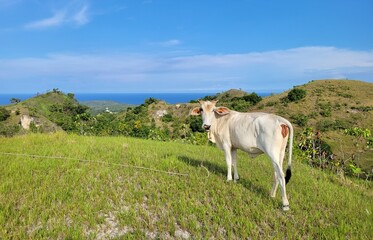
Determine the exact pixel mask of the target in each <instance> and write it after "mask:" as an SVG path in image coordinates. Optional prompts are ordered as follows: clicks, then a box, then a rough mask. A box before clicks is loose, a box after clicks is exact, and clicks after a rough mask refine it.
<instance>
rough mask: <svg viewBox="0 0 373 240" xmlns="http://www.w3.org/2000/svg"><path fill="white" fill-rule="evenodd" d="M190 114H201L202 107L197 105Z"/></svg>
mask: <svg viewBox="0 0 373 240" xmlns="http://www.w3.org/2000/svg"><path fill="white" fill-rule="evenodd" d="M190 115H192V116H196V115H201V108H200V107H195V108H193V109H192V111H191V112H190Z"/></svg>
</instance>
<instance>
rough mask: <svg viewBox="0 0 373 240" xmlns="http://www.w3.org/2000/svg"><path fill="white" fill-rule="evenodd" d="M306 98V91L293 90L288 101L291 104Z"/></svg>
mask: <svg viewBox="0 0 373 240" xmlns="http://www.w3.org/2000/svg"><path fill="white" fill-rule="evenodd" d="M305 96H306V90H303V89H300V88H293V89H292V90H291V91H290V92H289V93H288V97H287V98H288V100H289V101H290V102H295V101H299V100H301V99H303V98H304V97H305Z"/></svg>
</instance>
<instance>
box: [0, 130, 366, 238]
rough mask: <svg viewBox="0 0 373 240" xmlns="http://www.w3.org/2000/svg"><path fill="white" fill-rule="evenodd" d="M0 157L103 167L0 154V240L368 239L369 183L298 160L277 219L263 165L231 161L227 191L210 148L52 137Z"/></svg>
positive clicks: (17, 140) (217, 155) (26, 141)
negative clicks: (233, 171) (235, 171)
mask: <svg viewBox="0 0 373 240" xmlns="http://www.w3.org/2000/svg"><path fill="white" fill-rule="evenodd" d="M0 152H1V153H4V152H10V153H23V154H31V155H42V156H63V157H70V158H75V159H85V160H90V161H100V162H106V163H107V164H106V163H98V162H86V161H79V160H74V159H50V158H36V157H27V156H10V155H3V154H0V239H27V238H31V239H50V238H52V239H56V238H62V239H110V238H125V239H127V238H129V239H139V238H148V239H155V238H161V239H174V238H179V239H183V238H191V239H210V238H211V239H247V238H253V239H258V238H264V239H269V238H271V239H272V238H277V239H284V238H288V239H340V238H343V239H345V238H347V239H372V237H373V230H372V228H371V225H372V212H373V203H372V197H373V191H372V189H373V188H372V187H373V184H372V182H365V181H359V180H350V179H341V178H339V177H338V176H334V175H332V174H328V173H326V172H321V171H319V170H317V169H311V168H310V167H308V166H306V165H304V164H302V163H301V162H299V161H298V160H297V159H295V160H294V162H293V170H294V173H293V177H292V179H291V181H290V183H289V184H288V185H287V191H288V195H289V201H290V208H291V209H290V211H289V212H283V211H282V210H281V198H280V195H281V194H280V192H278V193H277V197H276V198H275V199H272V198H270V197H269V190H270V188H271V185H272V178H273V176H272V174H273V170H272V166H271V163H270V162H269V160H268V159H267V157H265V156H262V157H258V158H256V159H249V158H248V157H247V156H246V155H245V154H244V153H242V152H239V155H238V158H239V173H240V177H241V179H240V180H239V181H238V182H237V183H232V182H226V180H225V179H226V167H225V161H224V157H223V152H221V151H220V150H218V149H216V148H214V147H206V146H193V145H187V144H181V143H175V142H156V141H150V140H141V139H134V138H124V137H83V136H76V135H68V134H64V133H56V134H33V135H25V136H18V137H14V138H0ZM115 164H128V165H132V166H134V165H136V166H142V167H148V168H154V169H158V170H163V171H173V172H178V173H188V174H189V175H188V176H175V175H169V174H165V173H160V172H153V171H149V170H144V169H136V168H133V167H123V166H119V165H115ZM201 164H203V165H204V166H205V168H203V167H201ZM206 169H207V170H208V171H207V170H206Z"/></svg>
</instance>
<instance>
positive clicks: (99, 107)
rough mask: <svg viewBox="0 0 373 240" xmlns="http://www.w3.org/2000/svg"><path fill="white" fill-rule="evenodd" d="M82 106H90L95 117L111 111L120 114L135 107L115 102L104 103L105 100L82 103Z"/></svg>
mask: <svg viewBox="0 0 373 240" xmlns="http://www.w3.org/2000/svg"><path fill="white" fill-rule="evenodd" d="M80 103H81V104H83V105H85V106H88V107H89V109H90V111H91V113H92V114H93V115H97V114H99V113H102V112H105V111H110V112H120V111H123V110H126V109H127V108H129V107H134V106H136V105H133V104H123V103H118V102H114V101H104V100H93V101H81V102H80Z"/></svg>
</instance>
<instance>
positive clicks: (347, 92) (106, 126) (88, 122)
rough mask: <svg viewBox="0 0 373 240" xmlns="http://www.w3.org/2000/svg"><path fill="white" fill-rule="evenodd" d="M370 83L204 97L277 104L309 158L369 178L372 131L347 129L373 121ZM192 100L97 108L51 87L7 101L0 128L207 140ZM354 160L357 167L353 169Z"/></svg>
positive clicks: (257, 106) (269, 107) (233, 103)
mask: <svg viewBox="0 0 373 240" xmlns="http://www.w3.org/2000/svg"><path fill="white" fill-rule="evenodd" d="M372 86H373V85H372V84H369V83H364V82H359V81H337V80H332V81H331V80H319V81H312V82H310V83H307V84H305V85H302V86H296V87H294V88H293V89H291V90H289V91H287V92H284V93H282V94H278V95H271V96H269V97H266V98H261V97H260V96H258V95H257V94H256V93H254V92H253V93H251V94H249V93H246V92H244V91H242V90H235V89H231V90H229V91H226V92H222V93H219V94H216V95H214V96H206V97H204V98H203V99H204V100H218V101H219V103H218V104H219V105H222V106H227V107H229V108H231V109H233V110H237V111H242V112H246V111H264V112H272V113H275V114H278V115H281V116H283V117H285V118H288V119H289V120H291V121H292V123H293V124H294V127H295V129H296V131H295V132H296V139H295V140H296V141H295V142H296V147H298V148H299V150H300V152H301V153H300V154H301V155H302V156H303V157H304V162H305V163H308V164H310V165H311V166H315V167H319V168H322V169H328V170H330V171H334V172H343V174H347V175H352V176H358V177H362V178H366V179H372V177H373V172H372V169H373V161H372V159H373V149H372V147H371V144H370V143H371V142H372V140H371V138H362V137H361V136H358V135H354V134H346V131H347V130H348V129H354V128H358V129H362V130H364V131H365V130H369V131H371V129H373V124H372V121H371V119H372V118H373V111H372V109H373V101H372V98H371V97H369V94H371V92H373V87H372ZM195 102H197V101H193V103H190V104H181V105H169V104H167V103H165V102H163V101H160V100H158V99H154V98H149V99H146V100H145V101H144V103H143V104H141V105H138V106H130V107H126V108H124V109H123V110H122V111H119V112H115V111H106V107H105V109H102V110H101V111H100V113H97V112H96V113H93V112H92V110H91V109H89V108H88V107H87V106H85V105H81V104H79V103H78V102H77V101H76V100H75V99H74V94H72V93H68V94H67V95H65V94H64V93H63V92H62V91H60V90H58V89H53V90H52V91H51V92H48V93H46V94H42V95H38V96H37V97H35V98H32V99H29V100H27V101H23V102H20V103H17V104H12V105H9V106H6V107H5V108H4V109H5V112H7V113H10V112H11V114H10V116H8V117H7V119H6V120H4V121H2V122H1V124H0V134H2V135H6V136H13V135H15V134H23V133H27V132H30V131H31V132H51V131H52V132H53V131H58V130H60V129H62V130H64V131H66V132H69V133H76V134H81V135H89V136H127V137H138V138H143V139H152V140H158V141H177V142H185V143H192V144H199V145H204V144H206V141H207V139H206V135H205V134H204V131H203V129H202V128H201V125H202V121H201V118H200V117H191V116H189V111H190V109H192V108H193V107H195V106H198V103H195ZM102 106H104V105H102ZM23 115H28V116H31V117H33V119H34V122H32V123H30V126H29V129H30V130H24V129H22V128H20V127H19V119H20V118H21V117H22V116H23ZM319 143H322V144H321V145H322V146H321V145H320V146H319V145H318V144H319ZM326 146H327V147H326ZM325 148H326V149H327V151H324V149H325ZM321 149H323V150H321ZM351 165H353V166H354V167H355V168H356V169H360V171H351ZM356 172H359V173H358V174H355V173H356Z"/></svg>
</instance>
